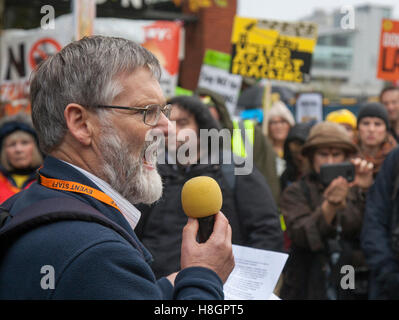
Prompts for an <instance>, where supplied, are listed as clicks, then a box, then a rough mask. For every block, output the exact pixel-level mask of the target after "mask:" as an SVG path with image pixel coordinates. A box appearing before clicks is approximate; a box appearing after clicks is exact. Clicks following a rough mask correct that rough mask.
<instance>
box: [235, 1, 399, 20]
mask: <svg viewBox="0 0 399 320" xmlns="http://www.w3.org/2000/svg"><path fill="white" fill-rule="evenodd" d="M367 3H368V4H376V5H380V6H381V5H388V6H391V7H393V15H392V18H394V19H396V20H399V0H238V6H237V14H238V15H240V16H243V17H253V18H263V19H275V20H285V21H294V20H297V19H299V18H302V17H304V16H307V15H310V14H311V13H312V12H313V10H314V9H316V8H322V9H325V10H326V11H332V10H333V9H338V8H340V7H342V6H346V5H353V6H356V5H359V4H367Z"/></svg>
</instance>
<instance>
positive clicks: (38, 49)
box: [29, 38, 62, 70]
mask: <svg viewBox="0 0 399 320" xmlns="http://www.w3.org/2000/svg"><path fill="white" fill-rule="evenodd" d="M61 48H62V46H61V45H60V44H59V43H58V42H57V41H56V40H54V39H51V38H42V39H40V40H38V41H36V42H35V43H34V44H33V46H32V48H31V49H30V51H29V64H30V66H31V68H32V69H33V70H34V69H36V67H37V66H38V65H39V63H40V62H42V61H43V60H45V59H47V58H48V57H49V56H52V55H54V54H56V53H57V52H58V51H60V50H61Z"/></svg>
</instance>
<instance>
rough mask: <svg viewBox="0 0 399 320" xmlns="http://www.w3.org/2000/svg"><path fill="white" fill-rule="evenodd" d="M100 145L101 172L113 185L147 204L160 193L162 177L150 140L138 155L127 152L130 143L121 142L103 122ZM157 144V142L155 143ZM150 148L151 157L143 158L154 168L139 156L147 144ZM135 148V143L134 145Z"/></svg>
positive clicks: (122, 193) (136, 200)
mask: <svg viewBox="0 0 399 320" xmlns="http://www.w3.org/2000/svg"><path fill="white" fill-rule="evenodd" d="M102 129H103V130H102V131H103V132H102V137H101V142H100V147H101V150H102V152H103V172H102V173H103V176H104V177H105V180H106V181H107V182H108V183H109V184H110V185H111V187H112V188H113V189H115V190H116V191H117V192H119V193H120V194H121V195H122V196H123V197H125V198H126V199H127V200H128V201H129V202H131V203H132V204H136V203H145V204H151V203H154V202H155V201H157V200H159V199H160V198H161V196H162V179H161V176H160V175H159V173H158V172H157V170H156V152H155V151H156V150H157V148H156V147H154V143H153V144H152V145H151V144H150V143H147V142H146V143H145V144H144V147H143V149H142V151H141V152H140V155H139V157H137V158H136V157H134V156H132V154H131V153H130V152H129V150H132V149H133V148H132V143H129V142H127V141H126V142H125V143H124V142H123V141H122V139H121V137H120V136H119V135H118V133H117V132H116V130H114V129H113V128H112V127H110V126H109V125H107V124H103V125H102ZM155 144H157V143H155ZM148 147H150V148H153V149H152V150H154V152H152V153H151V152H147V154H146V156H147V157H148V156H149V155H148V154H151V159H146V160H147V161H148V162H150V163H151V164H152V165H153V166H154V170H148V169H146V168H145V167H143V159H144V158H143V157H144V154H145V153H146V150H147V148H148ZM136 148H137V146H136Z"/></svg>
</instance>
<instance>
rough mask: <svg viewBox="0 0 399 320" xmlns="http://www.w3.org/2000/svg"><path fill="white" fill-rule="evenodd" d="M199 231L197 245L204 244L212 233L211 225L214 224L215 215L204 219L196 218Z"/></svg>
mask: <svg viewBox="0 0 399 320" xmlns="http://www.w3.org/2000/svg"><path fill="white" fill-rule="evenodd" d="M198 222H199V231H198V240H199V243H204V242H206V241H207V240H208V239H209V237H210V236H211V233H212V231H213V225H214V224H215V215H211V216H208V217H204V218H198Z"/></svg>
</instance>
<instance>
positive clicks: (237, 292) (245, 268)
mask: <svg viewBox="0 0 399 320" xmlns="http://www.w3.org/2000/svg"><path fill="white" fill-rule="evenodd" d="M233 254H234V259H235V267H234V270H233V271H232V273H231V274H230V276H229V278H228V279H227V281H226V283H225V284H224V287H223V290H224V295H225V299H226V300H279V298H278V297H277V296H275V295H274V294H273V290H274V288H275V286H276V284H277V281H278V279H279V277H280V274H281V272H282V271H283V267H284V265H285V262H286V261H287V258H288V254H285V253H279V252H274V251H268V250H261V249H254V248H249V247H243V246H238V245H233Z"/></svg>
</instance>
